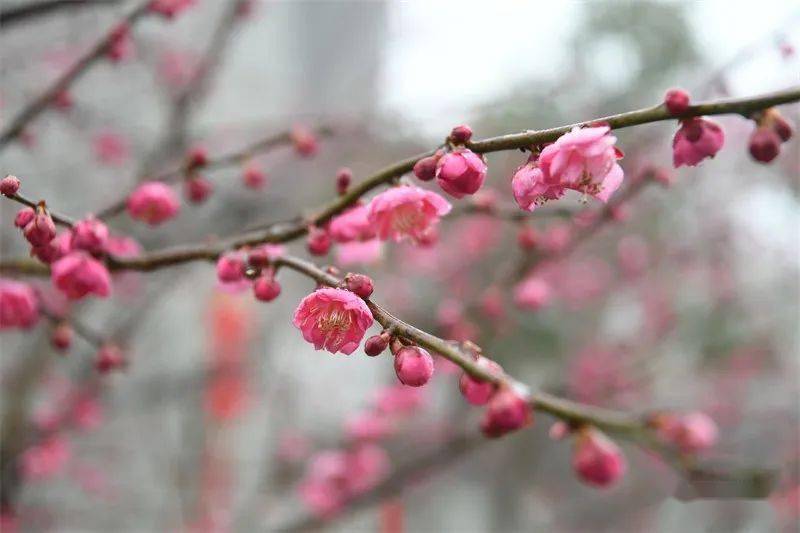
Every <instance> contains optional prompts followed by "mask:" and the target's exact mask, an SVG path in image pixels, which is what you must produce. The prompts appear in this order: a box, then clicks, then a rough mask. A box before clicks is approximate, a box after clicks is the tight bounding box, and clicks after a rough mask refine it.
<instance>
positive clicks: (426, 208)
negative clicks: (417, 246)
mask: <svg viewBox="0 0 800 533" xmlns="http://www.w3.org/2000/svg"><path fill="white" fill-rule="evenodd" d="M451 209H452V206H451V205H450V203H449V202H448V201H447V200H445V199H444V198H442V197H441V196H439V195H438V194H436V193H435V192H432V191H426V190H425V189H421V188H419V187H416V186H413V185H409V186H400V187H392V188H390V189H389V190H387V191H384V192H382V193H380V194H379V195H377V196H376V197H375V198H373V199H372V201H371V202H370V203H369V211H368V213H367V217H368V219H369V221H370V222H371V223H372V224H373V225H374V227H375V229H376V230H377V233H378V237H379V238H380V239H382V240H387V239H393V240H395V241H400V240H402V239H405V238H409V239H411V240H412V241H415V242H419V241H422V240H424V239H425V237H426V235H428V234H429V233H430V232H431V231H432V230H433V228H435V227H436V225H437V224H438V223H439V219H440V218H441V217H443V216H444V215H446V214H447V213H449V212H450V210H451Z"/></svg>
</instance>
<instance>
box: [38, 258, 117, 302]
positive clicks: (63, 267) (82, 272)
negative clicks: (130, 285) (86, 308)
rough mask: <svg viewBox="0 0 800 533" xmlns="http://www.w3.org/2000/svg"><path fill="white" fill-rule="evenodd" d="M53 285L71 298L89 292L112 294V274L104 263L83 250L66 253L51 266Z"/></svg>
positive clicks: (99, 294) (82, 295)
mask: <svg viewBox="0 0 800 533" xmlns="http://www.w3.org/2000/svg"><path fill="white" fill-rule="evenodd" d="M51 277H52V280H53V285H55V286H56V288H57V289H58V290H60V291H61V292H63V293H64V294H65V295H66V296H67V298H69V299H70V300H77V299H79V298H83V297H84V296H86V295H87V294H95V295H97V296H100V297H106V296H108V295H109V294H111V275H110V274H109V273H108V269H107V268H106V267H105V265H104V264H103V263H101V262H100V261H98V260H97V259H95V258H93V257H92V256H91V255H89V254H87V253H86V252H82V251H74V252H70V253H69V254H67V255H65V256H64V257H62V258H61V259H59V260H58V261H56V262H55V263H53V265H52V266H51Z"/></svg>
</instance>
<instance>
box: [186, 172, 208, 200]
mask: <svg viewBox="0 0 800 533" xmlns="http://www.w3.org/2000/svg"><path fill="white" fill-rule="evenodd" d="M184 187H185V189H184V191H185V193H186V198H187V199H188V200H189V201H190V202H192V203H194V204H202V203H203V202H205V201H206V200H208V197H209V196H211V193H212V192H213V191H214V185H213V184H212V183H211V182H210V181H209V180H207V179H206V178H204V177H203V176H197V175H195V176H192V177H191V178H189V179H187V180H186V182H185V185H184Z"/></svg>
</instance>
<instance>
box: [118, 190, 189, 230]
mask: <svg viewBox="0 0 800 533" xmlns="http://www.w3.org/2000/svg"><path fill="white" fill-rule="evenodd" d="M127 207H128V213H129V214H130V216H131V218H134V219H136V220H141V221H142V222H146V223H148V224H150V225H152V226H155V225H157V224H161V223H162V222H166V221H167V220H169V219H171V218H173V217H175V215H177V214H178V211H179V210H180V203H179V202H178V197H177V196H176V194H175V191H173V190H172V189H171V188H170V187H169V186H168V185H166V184H164V183H161V182H159V181H148V182H145V183H142V184H141V185H139V187H137V188H136V190H135V191H133V193H131V195H130V196H129V197H128V204H127Z"/></svg>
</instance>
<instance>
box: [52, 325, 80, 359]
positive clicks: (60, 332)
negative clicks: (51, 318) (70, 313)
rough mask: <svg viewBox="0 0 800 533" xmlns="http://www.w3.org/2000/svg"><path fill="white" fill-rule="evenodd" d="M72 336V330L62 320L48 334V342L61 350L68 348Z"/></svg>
mask: <svg viewBox="0 0 800 533" xmlns="http://www.w3.org/2000/svg"><path fill="white" fill-rule="evenodd" d="M73 336H74V332H73V331H72V327H70V325H69V324H67V323H65V322H62V323H61V324H59V325H58V326H56V328H55V329H54V330H53V333H52V335H51V336H50V342H51V343H52V344H53V347H54V348H56V349H57V350H61V351H62V352H63V351H66V350H69V347H70V346H71V345H72V338H73Z"/></svg>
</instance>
